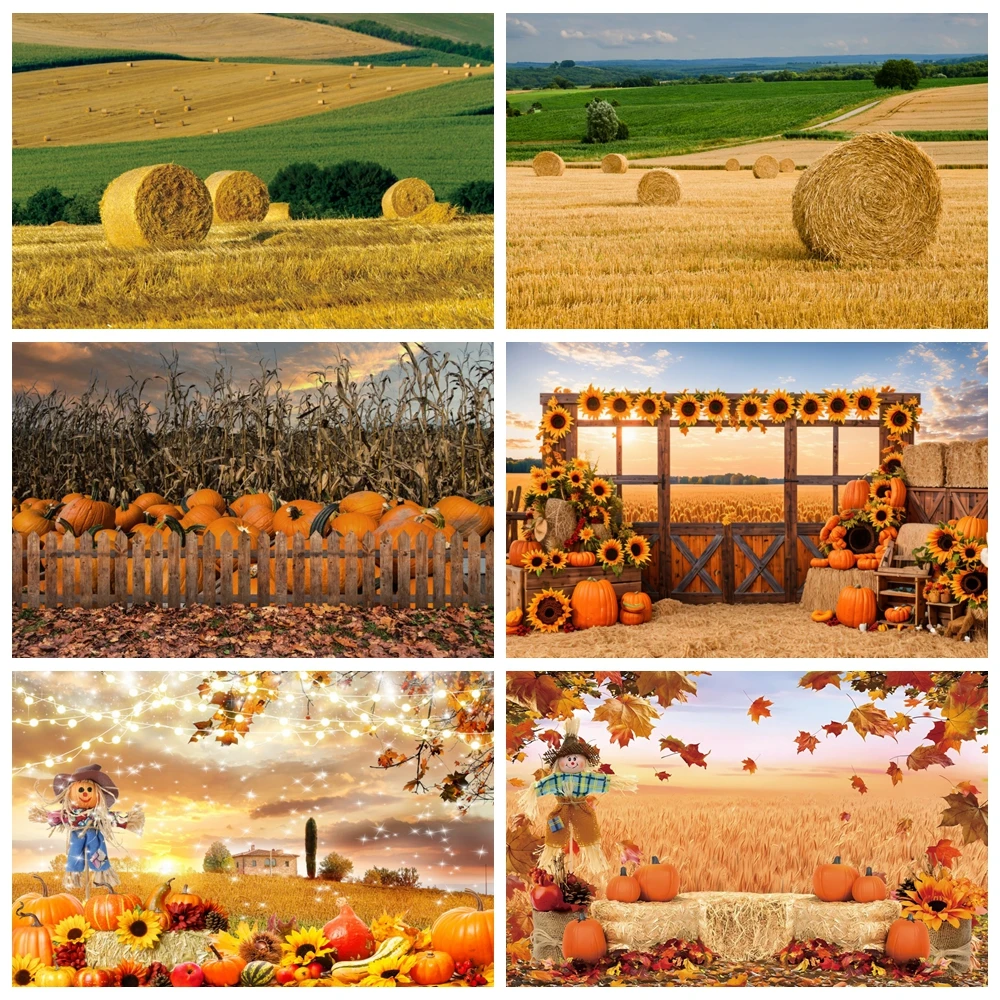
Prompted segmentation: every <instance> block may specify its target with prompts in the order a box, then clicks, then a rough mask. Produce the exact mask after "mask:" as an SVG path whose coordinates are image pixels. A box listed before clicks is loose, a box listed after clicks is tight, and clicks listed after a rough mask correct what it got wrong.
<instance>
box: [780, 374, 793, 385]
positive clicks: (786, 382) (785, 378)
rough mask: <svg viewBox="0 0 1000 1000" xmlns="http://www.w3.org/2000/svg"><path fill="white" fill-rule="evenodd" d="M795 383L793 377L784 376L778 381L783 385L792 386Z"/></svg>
mask: <svg viewBox="0 0 1000 1000" xmlns="http://www.w3.org/2000/svg"><path fill="white" fill-rule="evenodd" d="M794 381H795V379H794V378H793V377H792V376H791V375H782V376H781V378H779V379H778V382H779V383H780V384H781V385H791V384H792V382H794Z"/></svg>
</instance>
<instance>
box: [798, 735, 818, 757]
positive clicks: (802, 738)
mask: <svg viewBox="0 0 1000 1000" xmlns="http://www.w3.org/2000/svg"><path fill="white" fill-rule="evenodd" d="M795 743H796V745H797V746H798V750H796V751H795V752H796V753H802V751H803V750H808V751H809V752H810V753H812V752H813V751H814V750H815V749H816V747H818V746H819V740H818V739H816V737H815V736H813V734H812V733H807V732H806V731H805V730H804V729H803V730H801V731H800V732H799V735H798V736H796V737H795Z"/></svg>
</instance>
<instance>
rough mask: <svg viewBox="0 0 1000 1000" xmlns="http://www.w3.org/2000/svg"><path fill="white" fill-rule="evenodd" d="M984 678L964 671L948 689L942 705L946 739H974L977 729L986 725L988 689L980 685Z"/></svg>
mask: <svg viewBox="0 0 1000 1000" xmlns="http://www.w3.org/2000/svg"><path fill="white" fill-rule="evenodd" d="M984 680H985V678H984V676H983V675H982V674H977V673H964V674H962V676H961V677H960V678H959V679H958V680H957V681H955V683H954V684H952V686H951V688H950V689H949V690H948V697H947V698H946V699H945V702H944V705H942V706H941V714H942V715H943V716H944V718H945V726H944V734H945V738H946V739H952V740H974V739H975V738H976V730H977V729H982V728H983V727H985V725H986V709H985V707H984V706H985V705H986V701H987V691H986V688H985V687H980V685H981V684H983V682H984Z"/></svg>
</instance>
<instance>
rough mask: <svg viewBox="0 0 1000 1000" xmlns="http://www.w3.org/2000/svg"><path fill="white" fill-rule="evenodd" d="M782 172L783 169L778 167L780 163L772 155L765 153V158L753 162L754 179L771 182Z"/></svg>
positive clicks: (760, 157)
mask: <svg viewBox="0 0 1000 1000" xmlns="http://www.w3.org/2000/svg"><path fill="white" fill-rule="evenodd" d="M780 172H781V167H780V166H779V165H778V161H777V160H776V159H775V158H774V157H773V156H772V155H771V154H770V153H764V155H763V156H758V157H757V159H756V160H754V161H753V175H754V177H758V178H763V179H764V180H770V179H771V178H772V177H777V176H778V174H779V173H780Z"/></svg>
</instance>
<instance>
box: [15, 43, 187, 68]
mask: <svg viewBox="0 0 1000 1000" xmlns="http://www.w3.org/2000/svg"><path fill="white" fill-rule="evenodd" d="M11 47H12V48H13V57H12V68H13V72H15V73H26V72H28V70H33V69H54V68H55V67H56V66H86V65H87V64H89V63H106V62H124V61H125V60H128V59H186V58H187V57H186V56H178V55H174V54H173V53H171V52H144V51H142V50H139V49H135V50H131V51H124V50H122V49H77V48H71V47H69V46H66V45H35V44H34V43H32V42H14V43H13V44H12V46H11Z"/></svg>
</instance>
